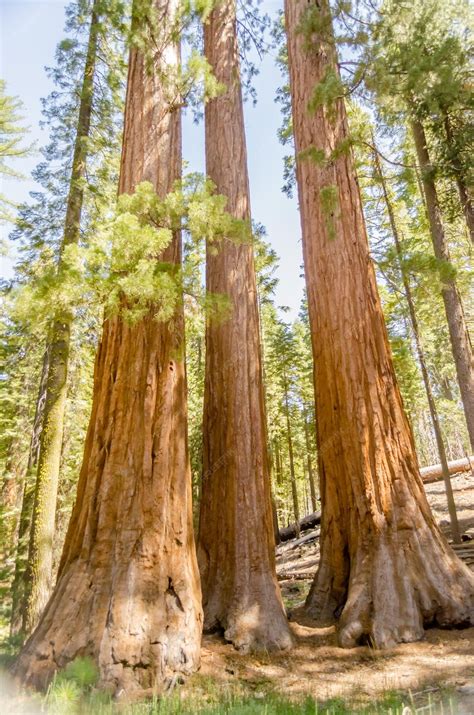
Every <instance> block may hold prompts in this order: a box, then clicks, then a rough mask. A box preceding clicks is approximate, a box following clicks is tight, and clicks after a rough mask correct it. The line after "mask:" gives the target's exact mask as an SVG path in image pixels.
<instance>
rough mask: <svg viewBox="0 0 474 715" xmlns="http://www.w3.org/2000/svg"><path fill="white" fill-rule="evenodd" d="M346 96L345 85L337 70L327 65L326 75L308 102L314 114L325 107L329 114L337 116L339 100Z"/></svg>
mask: <svg viewBox="0 0 474 715" xmlns="http://www.w3.org/2000/svg"><path fill="white" fill-rule="evenodd" d="M342 97H344V85H343V83H342V81H341V78H340V77H339V74H338V72H337V70H335V69H334V68H333V67H327V69H326V72H325V74H324V77H323V78H322V79H321V81H320V82H318V83H317V84H316V86H315V88H314V90H313V94H312V96H311V99H310V100H309V103H308V111H309V112H311V113H312V114H314V113H315V112H316V111H317V110H318V109H319V108H320V107H324V108H325V109H326V110H327V112H328V116H329V117H330V118H331V117H332V118H334V117H335V106H336V102H337V100H339V99H341V98H342Z"/></svg>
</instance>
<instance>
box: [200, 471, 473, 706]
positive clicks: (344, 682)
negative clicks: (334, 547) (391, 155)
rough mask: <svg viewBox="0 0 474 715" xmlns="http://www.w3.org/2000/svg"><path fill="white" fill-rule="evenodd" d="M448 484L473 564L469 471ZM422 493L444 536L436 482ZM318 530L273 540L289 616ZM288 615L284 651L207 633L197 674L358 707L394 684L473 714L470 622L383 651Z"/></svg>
mask: <svg viewBox="0 0 474 715" xmlns="http://www.w3.org/2000/svg"><path fill="white" fill-rule="evenodd" d="M452 486H453V491H454V496H455V499H456V504H457V508H458V518H459V524H460V527H461V531H462V533H463V534H465V535H466V537H465V538H469V537H471V538H472V541H466V542H464V544H463V545H462V546H461V547H460V548H459V553H460V555H461V556H462V557H463V558H464V559H465V560H467V561H468V563H469V564H470V565H471V568H473V569H474V477H473V475H472V474H463V475H458V476H456V477H454V478H453V479H452ZM426 492H427V495H428V499H429V501H430V504H431V507H432V509H433V512H434V514H435V517H436V519H437V520H438V523H439V524H440V525H441V528H442V529H443V531H445V533H446V535H447V536H448V537H449V521H448V510H447V505H446V497H445V492H444V485H443V482H436V483H434V484H429V485H426ZM318 536H319V528H316V529H314V530H312V531H307V532H302V534H301V537H302V538H304V539H305V543H303V544H301V543H298V540H297V539H293V540H291V541H287V542H285V543H284V544H281V545H280V546H279V547H277V571H278V574H279V579H280V585H281V588H282V593H283V598H284V601H285V605H286V606H287V608H288V610H289V612H290V619H291V618H292V615H291V612H292V611H294V610H295V609H298V607H299V606H301V605H303V603H304V600H305V598H306V594H307V592H308V590H309V587H310V584H311V575H312V574H313V573H314V572H315V570H316V567H317V563H318V560H319V539H318ZM311 537H313V538H311ZM306 539H308V540H306ZM457 550H458V549H457ZM304 576H310V578H304ZM294 619H295V620H292V623H291V628H292V631H293V634H294V637H295V647H294V649H293V650H292V651H291V652H289V653H287V654H285V653H283V654H280V655H266V656H264V657H262V656H260V657H257V656H249V655H240V654H239V653H237V652H236V651H235V650H234V649H233V648H232V647H231V646H229V645H227V644H225V643H224V642H223V641H222V639H221V638H219V637H217V636H206V637H205V638H204V642H203V651H202V667H201V671H200V673H199V675H198V680H199V678H201V679H202V678H208V679H211V680H212V681H214V682H216V681H217V682H218V683H219V687H222V688H224V689H225V688H229V687H233V684H235V682H236V681H238V687H240V688H241V689H242V690H243V691H244V692H250V693H252V692H253V693H254V694H255V693H259V694H261V696H262V697H265V696H266V695H267V693H278V694H282V695H285V696H287V697H290V696H295V697H301V696H305V695H309V696H311V697H313V698H315V699H317V700H318V701H320V702H324V701H328V700H331V699H334V698H338V699H342V701H344V702H346V703H347V702H350V703H352V704H353V705H354V706H357V705H360V706H361V707H363V706H364V705H366V704H367V703H368V702H370V701H374V700H378V699H380V698H383V697H384V696H385V695H386V693H387V692H394V691H397V692H401V693H406V694H407V701H408V703H407V704H408V705H410V704H411V700H410V698H411V697H413V698H414V699H415V701H417V702H418V703H419V707H420V708H424V707H426V706H427V703H428V702H429V701H430V700H431V699H434V700H441V701H443V700H444V699H445V698H446V696H448V700H449V699H450V698H452V700H453V702H456V705H455V706H453V712H456V713H463V714H465V715H467V714H468V713H469V715H474V628H467V629H464V630H454V631H448V630H440V629H436V628H433V629H430V630H428V631H427V632H426V635H425V638H424V640H423V641H421V642H418V643H409V644H403V645H400V646H397V647H396V648H393V649H391V650H388V651H374V650H373V649H371V648H368V647H358V648H352V649H348V650H343V649H341V648H338V647H337V644H336V635H335V630H334V628H315V627H314V626H312V625H311V623H310V622H305V621H304V618H302V617H301V616H299V615H297V614H295V615H294ZM190 687H192V680H191V683H190ZM439 707H440V708H441V709H439V712H441V711H442V709H444V711H445V712H446V713H448V712H450V706H449V707H448V709H446V703H444V705H440V706H439ZM415 710H416V711H418V707H416V708H415ZM415 710H413V711H415ZM419 712H422V710H421V709H420V710H419ZM424 712H426V710H424Z"/></svg>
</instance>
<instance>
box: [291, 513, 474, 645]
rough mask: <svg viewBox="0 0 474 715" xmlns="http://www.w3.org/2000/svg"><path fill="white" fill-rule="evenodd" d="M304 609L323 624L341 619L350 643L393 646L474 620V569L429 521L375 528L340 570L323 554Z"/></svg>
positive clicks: (342, 639)
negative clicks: (401, 528) (388, 530)
mask: <svg viewBox="0 0 474 715" xmlns="http://www.w3.org/2000/svg"><path fill="white" fill-rule="evenodd" d="M344 571H345V573H344ZM343 583H346V589H345V593H344V589H343V588H341V585H342V584H343ZM335 584H337V587H335ZM305 612H306V613H307V615H308V616H310V617H311V618H313V619H315V620H317V621H318V623H320V624H324V625H328V624H329V622H332V623H334V622H336V623H337V630H338V640H339V643H340V645H341V646H342V647H344V648H352V647H354V646H357V645H361V644H369V645H372V646H373V647H375V648H391V647H392V646H394V645H396V644H397V643H408V642H411V641H416V640H420V639H421V638H422V637H423V633H424V629H425V628H426V627H428V626H431V625H438V626H440V627H442V628H444V627H463V626H470V625H474V574H473V573H472V571H471V570H470V569H469V568H468V567H467V566H466V565H465V564H463V563H462V562H461V561H460V560H459V559H458V558H457V557H456V555H455V554H454V552H453V551H452V550H451V548H450V547H449V545H448V544H447V543H446V542H445V541H444V538H443V537H442V536H441V535H440V534H437V533H433V532H432V531H431V530H430V529H429V528H428V526H425V528H424V529H423V530H421V529H418V530H417V531H412V530H407V532H405V533H403V532H398V533H395V534H387V535H385V536H383V535H380V534H378V535H375V534H373V535H372V539H370V538H368V539H367V540H366V541H364V542H361V543H359V544H358V546H357V548H356V550H355V552H354V554H351V556H350V557H347V558H346V559H345V563H344V568H343V571H342V572H341V573H339V574H335V572H334V569H333V568H331V566H330V564H329V561H328V559H327V558H325V556H324V554H323V555H322V557H321V564H320V567H319V570H318V572H317V574H316V577H315V580H314V583H313V585H312V587H311V590H310V593H309V594H308V598H307V600H306V604H305Z"/></svg>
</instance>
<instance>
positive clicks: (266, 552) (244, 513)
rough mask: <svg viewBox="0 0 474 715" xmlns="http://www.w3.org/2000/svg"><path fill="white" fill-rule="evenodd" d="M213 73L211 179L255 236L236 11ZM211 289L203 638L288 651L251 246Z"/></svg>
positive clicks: (230, 4) (228, 3)
mask: <svg viewBox="0 0 474 715" xmlns="http://www.w3.org/2000/svg"><path fill="white" fill-rule="evenodd" d="M204 49H205V55H206V58H207V60H208V62H209V65H210V67H211V69H212V71H213V73H214V75H215V77H216V79H217V81H218V82H219V83H220V84H222V85H224V87H225V89H224V91H223V93H222V94H221V95H220V96H219V97H216V98H214V99H212V100H210V101H209V102H208V103H207V105H206V109H205V122H206V171H207V174H208V175H209V177H210V178H211V179H212V181H213V182H214V183H215V185H216V187H217V191H218V192H219V193H220V194H223V195H225V196H226V197H227V201H228V203H227V210H228V211H229V212H230V213H231V214H232V215H234V216H235V217H236V218H238V219H244V220H245V221H246V222H247V223H248V226H249V228H250V202H249V185H248V173H247V155H246V146H245V133H244V118H243V108H242V90H241V83H240V68H239V51H238V47H237V30H236V3H235V0H224V2H219V3H218V4H217V5H216V7H214V8H213V10H212V12H211V13H210V15H209V18H208V19H207V21H206V24H205V27H204ZM206 284H207V290H208V291H209V292H210V293H214V294H215V293H217V294H221V295H224V296H226V297H227V298H228V300H229V303H230V306H229V309H230V315H229V316H228V317H226V318H222V316H221V317H220V318H219V319H215V318H214V319H213V318H212V316H211V317H210V318H208V321H207V327H206V378H205V393H204V421H203V431H204V449H203V480H202V498H201V505H200V521H199V538H198V558H199V564H200V572H201V579H202V588H203V604H204V614H205V621H204V625H205V628H206V629H207V630H212V629H216V628H222V629H223V630H224V632H225V637H226V639H227V640H229V641H231V642H232V643H234V645H235V646H236V647H238V648H241V649H245V650H248V649H254V648H256V649H274V648H287V647H289V646H290V645H291V636H290V631H289V627H288V624H287V621H286V616H285V611H284V608H283V603H282V600H281V596H280V593H279V588H278V584H277V580H276V573H275V555H274V535H273V519H272V508H271V494H270V475H269V463H268V455H267V435H266V424H265V412H264V395H263V385H262V365H261V349H260V340H259V337H260V331H259V322H258V321H259V318H258V310H257V292H256V281H255V268H254V257H253V250H252V246H251V245H249V243H248V239H247V242H243V243H242V244H241V245H235V244H230V243H229V242H228V241H224V243H223V245H222V246H221V247H220V250H217V251H216V250H215V247H213V246H208V250H207V266H206Z"/></svg>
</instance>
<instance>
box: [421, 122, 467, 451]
mask: <svg viewBox="0 0 474 715" xmlns="http://www.w3.org/2000/svg"><path fill="white" fill-rule="evenodd" d="M412 128H413V136H414V139H415V146H416V153H417V156H418V162H419V164H420V168H421V172H422V183H423V189H424V194H425V200H426V209H427V213H428V220H429V224H430V230H431V239H432V241H433V248H434V253H435V256H436V258H437V259H438V260H439V261H446V262H449V261H450V256H449V249H448V244H447V241H446V235H445V231H444V226H443V220H442V218H441V209H440V206H439V201H438V194H437V191H436V185H435V181H434V178H433V168H432V165H431V163H430V157H429V153H428V146H427V143H426V136H425V131H424V128H423V125H422V124H421V122H419V121H417V120H414V121H413V123H412ZM441 294H442V296H443V301H444V309H445V311H446V318H447V321H448V327H449V335H450V338H451V347H452V351H453V356H454V363H455V365H456V373H457V377H458V382H459V389H460V391H461V399H462V402H463V405H464V414H465V417H466V422H467V429H468V433H469V439H470V442H471V448H472V449H473V450H474V357H473V352H472V345H471V339H470V337H469V332H468V329H467V325H466V319H465V317H464V310H463V306H462V302H461V296H460V295H459V291H458V289H457V285H456V281H455V279H454V278H452V277H449V278H447V279H445V280H444V282H443V287H442V290H441Z"/></svg>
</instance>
